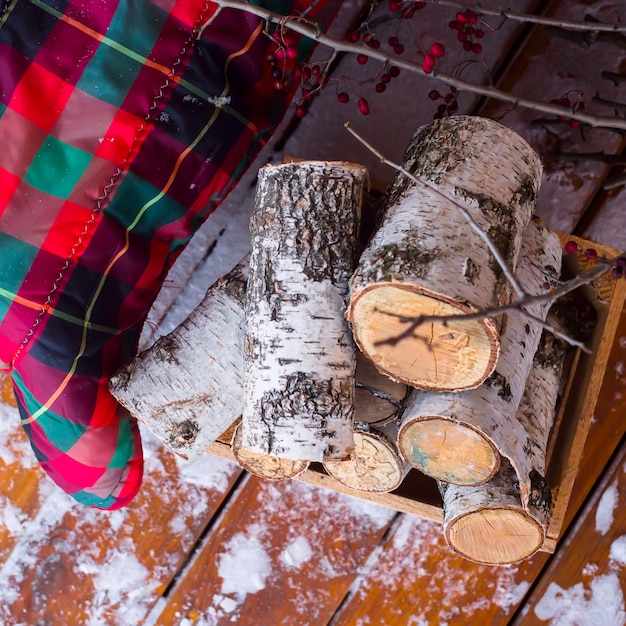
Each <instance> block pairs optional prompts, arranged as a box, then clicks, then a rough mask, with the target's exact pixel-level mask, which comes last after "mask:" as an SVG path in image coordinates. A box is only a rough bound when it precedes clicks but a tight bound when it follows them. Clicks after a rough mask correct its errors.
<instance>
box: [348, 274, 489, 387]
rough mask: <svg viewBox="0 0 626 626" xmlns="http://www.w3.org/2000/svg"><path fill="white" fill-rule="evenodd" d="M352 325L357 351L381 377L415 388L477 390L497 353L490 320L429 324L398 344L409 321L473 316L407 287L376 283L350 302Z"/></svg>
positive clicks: (463, 307)
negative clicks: (382, 375)
mask: <svg viewBox="0 0 626 626" xmlns="http://www.w3.org/2000/svg"><path fill="white" fill-rule="evenodd" d="M351 308H352V310H351V321H352V326H353V335H354V339H355V341H356V343H357V345H358V346H359V348H360V349H361V350H362V351H363V352H364V353H365V354H366V355H367V356H368V358H370V359H371V360H372V362H373V363H374V364H375V365H376V367H377V368H378V369H379V370H380V371H381V372H382V373H383V374H386V375H387V376H389V377H390V378H392V379H393V380H396V381H398V382H403V383H405V384H408V385H410V386H412V387H416V388H418V389H425V390H429V391H464V390H466V389H474V388H476V387H478V386H480V385H481V384H482V383H483V382H484V381H485V380H486V379H487V378H488V377H489V376H490V375H491V374H492V373H493V370H494V368H495V366H496V363H497V360H498V356H499V354H500V337H499V333H498V330H497V328H496V325H495V323H494V321H493V320H491V319H489V318H485V319H483V320H471V321H465V320H459V321H453V322H449V323H447V324H446V325H445V326H444V324H443V323H442V322H428V323H424V324H421V325H420V326H418V327H417V328H416V329H415V330H414V331H413V333H412V335H411V336H410V337H406V338H404V339H401V340H400V341H398V342H397V343H394V342H393V340H394V339H395V338H397V337H399V336H400V335H401V334H402V333H403V332H404V331H405V330H406V328H407V323H408V322H407V321H406V320H408V319H414V318H418V317H420V316H427V315H428V316H430V315H436V316H445V315H458V314H464V313H473V312H475V311H474V309H472V308H471V307H468V306H467V305H465V304H462V303H459V302H454V301H452V300H450V299H449V298H447V297H446V296H444V295H443V294H436V293H433V292H430V291H427V290H425V289H423V288H421V287H419V286H418V285H409V284H406V283H403V284H397V285H394V284H392V283H376V284H372V285H369V286H368V287H366V288H365V289H363V290H362V291H361V292H360V293H359V294H358V296H357V298H355V300H354V301H353V303H352V307H351Z"/></svg>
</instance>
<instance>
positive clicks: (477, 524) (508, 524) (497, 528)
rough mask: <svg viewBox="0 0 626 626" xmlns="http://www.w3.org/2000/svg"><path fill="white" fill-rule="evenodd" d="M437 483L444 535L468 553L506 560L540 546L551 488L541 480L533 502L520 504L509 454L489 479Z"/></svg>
mask: <svg viewBox="0 0 626 626" xmlns="http://www.w3.org/2000/svg"><path fill="white" fill-rule="evenodd" d="M438 484H439V490H440V491H441V494H442V497H443V511H444V522H443V528H444V536H445V538H446V541H447V542H448V545H449V546H450V547H451V548H452V549H453V550H454V551H455V552H457V553H459V554H460V555H462V556H463V557H465V558H466V559H469V560H471V561H476V562H477V563H484V564H487V565H504V564H507V563H515V562H517V561H521V560H523V559H526V558H528V557H530V556H532V555H533V554H534V553H535V552H537V550H539V548H540V547H541V546H542V544H543V542H544V539H545V533H546V527H547V522H548V515H549V512H550V503H551V494H550V490H549V489H547V488H546V487H545V483H542V484H541V483H540V484H539V485H538V486H537V488H536V489H535V492H536V494H537V499H536V500H535V501H534V503H533V506H531V507H530V509H529V510H524V508H523V507H522V503H521V500H520V492H519V484H518V481H517V476H516V473H515V470H514V469H513V467H512V466H511V464H510V463H509V462H508V460H507V459H503V460H502V465H501V467H500V470H499V471H498V472H497V474H495V476H493V478H492V479H491V480H490V481H489V482H488V483H485V484H482V485H478V486H470V487H468V486H460V485H452V484H446V483H438ZM540 493H541V497H539V494H540Z"/></svg>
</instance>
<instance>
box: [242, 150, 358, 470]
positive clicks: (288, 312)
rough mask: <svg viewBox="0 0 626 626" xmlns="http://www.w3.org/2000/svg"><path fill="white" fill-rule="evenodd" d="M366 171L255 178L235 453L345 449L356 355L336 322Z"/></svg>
mask: <svg viewBox="0 0 626 626" xmlns="http://www.w3.org/2000/svg"><path fill="white" fill-rule="evenodd" d="M366 180H367V172H366V170H365V169H364V168H363V167H361V166H358V165H354V164H350V163H331V162H319V161H317V162H299V163H290V164H284V165H279V166H266V167H264V168H262V169H261V170H260V172H259V179H258V183H257V194H256V201H255V211H254V214H253V217H252V253H251V260H250V277H249V280H248V289H247V297H246V338H245V344H244V345H245V348H244V350H245V368H244V392H245V396H244V410H243V416H242V431H241V435H242V448H244V449H248V450H251V451H253V452H257V453H262V454H271V455H274V456H278V457H283V458H289V459H293V460H307V461H322V460H326V459H330V458H336V459H340V458H345V457H348V456H349V455H350V453H351V452H352V449H353V437H352V419H353V411H354V385H355V382H354V374H355V354H354V343H353V341H352V337H351V333H350V329H349V326H348V324H347V322H346V320H345V319H344V311H345V301H346V298H347V294H348V279H349V277H350V274H351V273H352V271H353V269H354V265H355V262H356V256H357V247H358V222H359V213H360V207H361V202H362V195H363V186H364V183H365V182H366Z"/></svg>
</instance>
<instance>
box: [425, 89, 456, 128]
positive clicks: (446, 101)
mask: <svg viewBox="0 0 626 626" xmlns="http://www.w3.org/2000/svg"><path fill="white" fill-rule="evenodd" d="M457 95H458V92H457V89H456V87H450V91H449V92H448V93H447V94H446V95H445V96H444V95H442V94H440V93H439V92H438V91H437V90H436V89H431V90H430V91H429V92H428V97H429V98H430V99H431V100H443V103H442V104H440V105H439V106H438V107H437V112H436V113H435V115H434V116H433V118H434V119H436V120H440V119H442V118H443V117H447V116H449V115H452V114H453V113H456V112H457V111H458V110H459V103H458V102H457V99H456V98H457Z"/></svg>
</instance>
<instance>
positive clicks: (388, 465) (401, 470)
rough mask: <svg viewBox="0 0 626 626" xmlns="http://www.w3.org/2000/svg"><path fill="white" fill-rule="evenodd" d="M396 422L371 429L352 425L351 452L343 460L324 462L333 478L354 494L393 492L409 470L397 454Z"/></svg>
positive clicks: (325, 467) (362, 424)
mask: <svg viewBox="0 0 626 626" xmlns="http://www.w3.org/2000/svg"><path fill="white" fill-rule="evenodd" d="M397 432H398V427H397V423H396V422H390V423H389V424H387V425H386V426H382V427H379V428H373V427H370V426H368V425H367V424H365V423H363V422H359V423H358V424H357V425H356V426H355V431H354V452H353V453H352V456H351V458H350V459H347V460H344V461H325V462H324V464H323V465H324V469H325V470H326V471H327V472H328V474H330V475H331V476H332V477H333V478H335V479H336V480H338V481H339V482H340V483H343V484H344V485H346V486H347V487H350V488H351V489H355V490H356V491H366V492H369V493H385V492H389V491H393V490H394V489H397V488H398V487H399V486H400V484H401V483H402V481H403V480H404V477H405V476H406V475H407V474H408V472H409V470H410V469H411V467H410V465H408V464H407V463H405V462H404V461H403V460H402V459H401V458H400V455H399V454H398V451H397V448H396V445H395V439H396V434H397Z"/></svg>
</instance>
